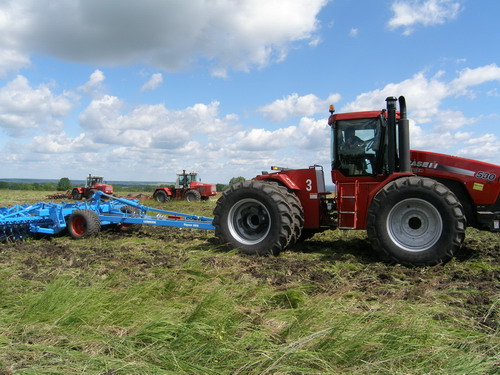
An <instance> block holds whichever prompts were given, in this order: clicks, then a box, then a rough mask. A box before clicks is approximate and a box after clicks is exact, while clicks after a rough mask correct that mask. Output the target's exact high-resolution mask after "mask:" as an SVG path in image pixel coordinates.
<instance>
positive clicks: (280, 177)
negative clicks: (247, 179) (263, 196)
mask: <svg viewBox="0 0 500 375" xmlns="http://www.w3.org/2000/svg"><path fill="white" fill-rule="evenodd" d="M254 180H266V181H276V182H278V183H279V184H280V185H282V186H286V187H287V188H288V189H290V190H300V187H299V186H298V185H297V184H296V183H295V182H294V181H293V180H292V179H291V178H290V177H288V175H286V174H281V173H273V174H268V175H260V176H257V177H255V178H254Z"/></svg>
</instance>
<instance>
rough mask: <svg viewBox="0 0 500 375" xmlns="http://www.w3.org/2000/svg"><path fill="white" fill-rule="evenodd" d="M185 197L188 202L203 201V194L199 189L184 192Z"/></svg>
mask: <svg viewBox="0 0 500 375" xmlns="http://www.w3.org/2000/svg"><path fill="white" fill-rule="evenodd" d="M184 199H185V200H186V201H188V202H199V201H201V194H200V192H199V191H198V190H188V191H186V193H184Z"/></svg>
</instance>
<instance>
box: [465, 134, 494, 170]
mask: <svg viewBox="0 0 500 375" xmlns="http://www.w3.org/2000/svg"><path fill="white" fill-rule="evenodd" d="M499 150H500V139H499V138H498V137H497V136H495V135H494V134H484V135H482V136H479V137H476V138H471V139H469V140H468V141H467V142H465V147H463V148H461V149H460V150H458V152H457V154H458V155H459V156H462V157H466V158H470V159H478V160H484V161H486V162H491V163H496V164H498V163H499V152H500V151H499Z"/></svg>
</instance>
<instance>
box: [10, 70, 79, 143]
mask: <svg viewBox="0 0 500 375" xmlns="http://www.w3.org/2000/svg"><path fill="white" fill-rule="evenodd" d="M72 107H73V103H72V102H71V100H70V98H69V94H68V95H66V94H63V95H56V94H54V93H52V91H51V90H50V88H49V87H48V86H46V85H40V86H38V87H36V88H33V87H31V86H30V84H29V82H28V80H27V79H26V77H24V76H21V75H18V76H17V77H16V78H15V79H13V80H12V81H10V82H8V83H7V84H6V85H5V86H3V87H1V88H0V128H3V129H4V130H5V131H6V132H7V133H8V134H9V135H11V136H14V137H18V136H22V135H25V134H27V133H30V132H32V130H33V129H37V128H40V127H42V126H47V125H48V126H49V127H50V126H52V125H54V123H56V121H57V119H58V118H61V117H65V116H67V115H68V114H69V112H70V110H71V109H72ZM55 125H56V128H59V125H57V124H55Z"/></svg>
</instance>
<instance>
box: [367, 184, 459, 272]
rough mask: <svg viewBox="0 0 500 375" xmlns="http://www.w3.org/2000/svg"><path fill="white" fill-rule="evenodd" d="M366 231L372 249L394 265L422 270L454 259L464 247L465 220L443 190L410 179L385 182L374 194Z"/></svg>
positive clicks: (439, 187) (447, 192)
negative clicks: (425, 266) (426, 266)
mask: <svg viewBox="0 0 500 375" xmlns="http://www.w3.org/2000/svg"><path fill="white" fill-rule="evenodd" d="M366 227H367V232H368V238H369V239H370V242H371V243H372V246H373V247H374V249H375V250H378V251H381V252H382V253H383V254H385V255H386V256H388V257H389V258H390V259H391V260H392V261H395V262H397V263H401V264H405V265H411V266H424V265H435V264H439V263H444V262H447V261H448V260H450V259H451V258H452V257H453V255H454V254H455V252H456V251H457V250H459V249H460V247H461V246H462V243H463V240H464V237H465V228H466V220H465V215H464V211H463V208H462V206H461V205H460V202H459V201H458V199H457V198H456V196H455V195H454V194H453V193H452V192H451V191H450V190H449V189H448V188H447V187H446V186H444V185H442V184H440V183H439V182H437V181H435V180H432V179H429V178H423V177H417V176H412V177H404V178H400V179H397V180H394V181H392V182H390V183H388V184H387V185H386V186H384V188H383V189H381V190H380V191H379V192H378V193H377V195H375V197H374V198H373V201H372V203H371V205H370V208H369V209H368V217H367V222H366Z"/></svg>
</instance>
